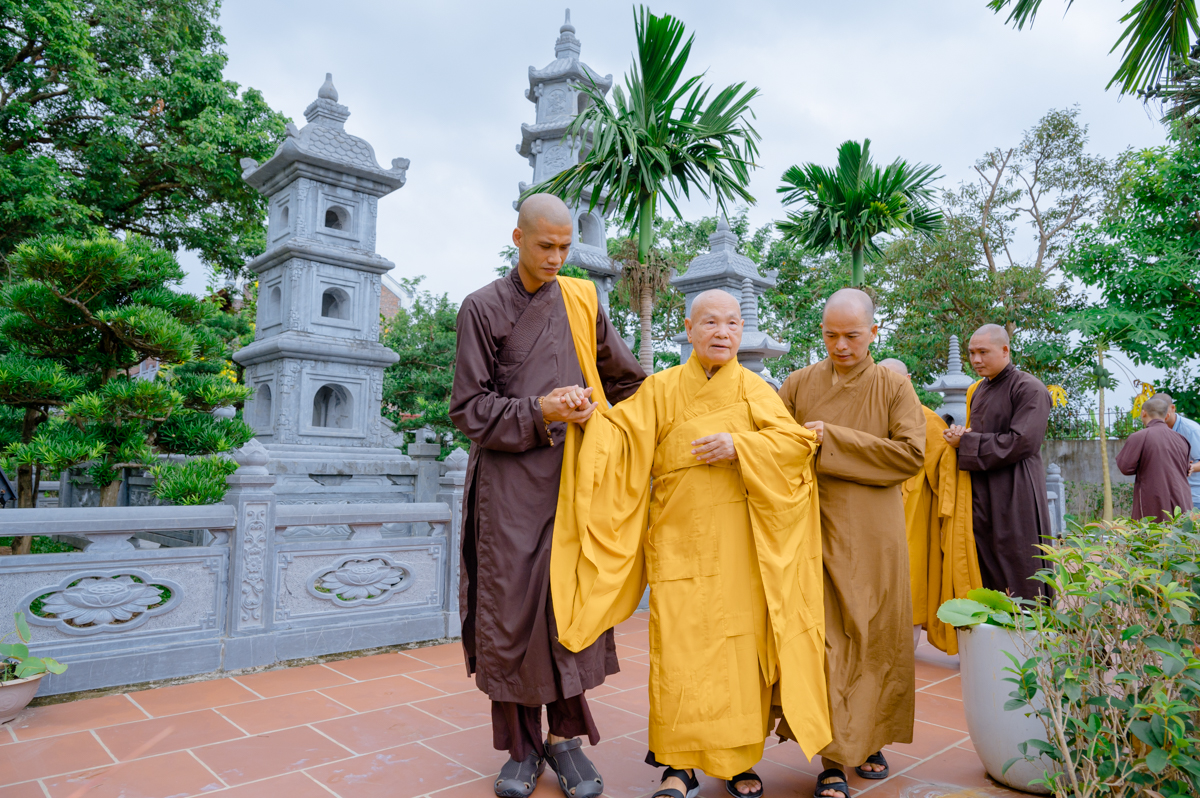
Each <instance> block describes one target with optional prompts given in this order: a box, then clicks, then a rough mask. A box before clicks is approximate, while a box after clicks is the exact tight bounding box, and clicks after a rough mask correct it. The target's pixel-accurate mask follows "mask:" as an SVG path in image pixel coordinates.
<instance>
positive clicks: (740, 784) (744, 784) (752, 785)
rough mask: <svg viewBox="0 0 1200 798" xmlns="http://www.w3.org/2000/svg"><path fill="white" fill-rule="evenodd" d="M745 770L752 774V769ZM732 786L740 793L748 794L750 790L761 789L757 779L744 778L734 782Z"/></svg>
mask: <svg viewBox="0 0 1200 798" xmlns="http://www.w3.org/2000/svg"><path fill="white" fill-rule="evenodd" d="M746 772H747V773H750V774H754V771H753V770H748V771H746ZM733 786H734V788H736V789H737V791H738V792H740V793H741V794H742V795H749V794H750V793H752V792H758V791H759V790H761V789H762V782H761V781H759V780H758V779H746V780H745V781H736V782H734V783H733Z"/></svg>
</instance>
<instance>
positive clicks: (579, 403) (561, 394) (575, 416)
mask: <svg viewBox="0 0 1200 798" xmlns="http://www.w3.org/2000/svg"><path fill="white" fill-rule="evenodd" d="M591 396H592V389H591V388H581V387H579V386H578V385H568V386H566V387H565V388H555V389H554V390H553V391H551V392H550V393H549V394H547V395H546V396H543V397H542V398H541V402H540V403H539V404H540V405H541V408H542V418H543V419H544V420H545V421H546V422H547V423H553V422H555V421H568V422H574V423H576V424H579V425H583V424H586V423H587V421H588V419H589V418H591V417H592V413H593V412H594V411H595V410H596V408H597V407H599V404H598V403H596V402H593V401H592V400H591Z"/></svg>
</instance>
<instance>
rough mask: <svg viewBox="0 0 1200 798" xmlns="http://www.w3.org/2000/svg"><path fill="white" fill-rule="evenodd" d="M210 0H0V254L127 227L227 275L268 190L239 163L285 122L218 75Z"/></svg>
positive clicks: (269, 143)
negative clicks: (252, 181)
mask: <svg viewBox="0 0 1200 798" xmlns="http://www.w3.org/2000/svg"><path fill="white" fill-rule="evenodd" d="M218 11H219V3H218V2H217V1H216V0H0V17H2V18H3V19H4V24H3V25H0V258H3V257H4V256H5V255H7V254H8V253H9V252H11V251H12V250H13V249H15V248H16V247H17V246H18V245H19V244H20V242H22V241H24V240H26V239H28V238H31V237H34V236H38V235H43V234H48V233H63V234H69V235H75V236H79V235H92V234H93V233H94V232H95V231H96V230H97V229H105V230H109V231H112V232H121V233H136V234H140V235H142V236H145V237H147V238H150V239H153V240H155V241H156V242H157V243H159V244H160V245H162V246H164V247H166V248H168V249H171V250H177V249H180V248H184V249H190V250H195V251H197V252H199V253H200V255H201V259H202V260H203V261H204V262H205V263H206V264H208V265H210V266H212V267H213V268H215V269H216V270H218V271H226V272H230V273H236V272H238V271H240V270H241V269H242V266H243V264H244V263H245V261H246V260H247V259H248V258H249V257H250V256H253V255H256V254H258V253H259V252H261V251H262V249H263V248H264V246H265V232H264V227H263V224H262V218H263V214H264V212H265V208H266V203H265V200H264V199H263V198H262V197H261V196H259V195H258V193H257V192H255V191H254V190H252V189H251V188H249V187H248V186H246V185H245V183H244V182H243V181H242V179H241V168H240V167H239V166H238V161H239V159H241V158H245V157H249V158H255V159H259V160H262V159H265V158H267V157H270V155H271V153H272V152H273V151H274V149H275V147H276V145H277V144H278V143H279V142H280V141H282V140H283V135H284V125H285V123H286V121H287V120H286V119H285V118H284V117H283V116H282V115H281V114H279V113H277V112H275V111H273V110H272V109H271V108H270V107H269V106H268V105H267V104H266V102H265V101H264V99H263V97H262V95H261V94H259V93H258V92H257V91H255V90H253V89H246V90H244V91H243V90H241V89H240V87H239V86H238V85H237V84H236V83H233V82H231V81H227V80H225V79H224V78H223V77H222V71H223V70H224V68H225V65H226V61H227V59H226V56H225V54H224V52H223V51H222V46H223V45H224V38H223V37H222V35H221V32H220V29H219V28H218V26H217V15H218Z"/></svg>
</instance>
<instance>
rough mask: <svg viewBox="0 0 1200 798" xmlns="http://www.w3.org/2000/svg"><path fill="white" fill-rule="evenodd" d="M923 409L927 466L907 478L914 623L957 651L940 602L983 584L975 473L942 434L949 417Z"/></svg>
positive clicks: (943, 646) (906, 513)
mask: <svg viewBox="0 0 1200 798" xmlns="http://www.w3.org/2000/svg"><path fill="white" fill-rule="evenodd" d="M922 409H923V410H924V411H925V467H924V468H922V469H921V470H920V471H919V472H917V474H916V475H915V476H913V477H912V478H911V479H909V480H908V481H907V482H905V483H904V491H903V492H904V520H905V531H906V533H907V537H908V561H909V575H910V577H911V584H912V599H913V624H916V625H921V626H924V627H925V630H926V632H927V633H928V635H929V642H930V643H931V644H932V645H933V646H934V647H935V648H938V649H940V650H942V651H944V652H946V653H947V654H951V655H953V654H957V653H958V637H957V636H956V634H955V632H954V627H952V626H949V625H947V624H944V623H942V622H941V621H939V620H938V618H937V611H938V608H939V607H941V606H942V603H943V602H945V601H947V600H949V599H952V598H966V595H967V591H969V590H972V589H974V588H977V587H981V586H982V584H983V583H982V580H981V578H980V575H979V560H978V559H977V558H976V554H975V535H974V534H973V532H972V529H971V475H970V474H969V473H967V472H965V471H961V472H960V471H959V470H958V455H957V452H955V450H954V448H953V447H951V446H950V444H948V443H946V439H945V438H944V437H942V432H944V431H945V430H946V429H947V424H946V422H945V421H943V420H942V418H941V417H940V416H939V415H938V414H937V413H936V412H934V411H933V410H930V409H929V408H928V407H923V408H922Z"/></svg>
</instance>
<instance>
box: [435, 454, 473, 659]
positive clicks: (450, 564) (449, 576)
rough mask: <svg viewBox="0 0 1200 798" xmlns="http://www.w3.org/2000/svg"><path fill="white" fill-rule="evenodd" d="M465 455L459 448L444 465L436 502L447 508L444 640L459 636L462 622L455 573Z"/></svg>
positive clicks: (457, 556) (460, 534) (460, 532)
mask: <svg viewBox="0 0 1200 798" xmlns="http://www.w3.org/2000/svg"><path fill="white" fill-rule="evenodd" d="M467 459H468V456H467V453H466V452H464V451H463V450H462V449H461V448H458V449H455V450H454V451H453V452H451V453H450V454H449V455H448V456H447V457H446V461H445V465H446V466H447V469H448V470H447V471H446V476H444V477H442V478H441V479H440V480H438V481H439V483H440V484H441V492H440V493H438V497H437V500H438V501H440V502H446V503H447V504H449V505H450V532H449V534H448V535H447V536H446V569H447V570H446V637H460V636H462V618H461V616H460V615H459V610H458V569H459V557H460V556H461V553H462V507H463V490H464V489H465V486H466V483H467Z"/></svg>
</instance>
